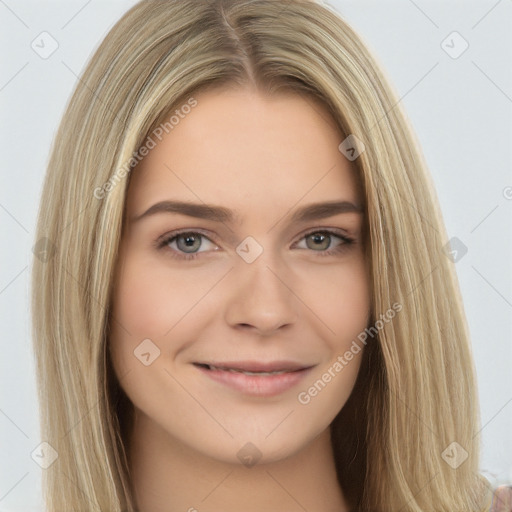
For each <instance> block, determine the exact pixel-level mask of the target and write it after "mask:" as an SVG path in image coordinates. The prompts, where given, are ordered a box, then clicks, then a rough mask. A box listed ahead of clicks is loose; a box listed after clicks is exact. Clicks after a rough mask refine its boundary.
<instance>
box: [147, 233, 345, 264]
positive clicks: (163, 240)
mask: <svg viewBox="0 0 512 512" xmlns="http://www.w3.org/2000/svg"><path fill="white" fill-rule="evenodd" d="M185 234H187V235H201V237H204V238H207V239H208V240H210V238H209V237H207V236H206V235H205V234H204V233H202V232H201V231H190V230H180V231H174V232H172V233H169V234H167V235H163V237H160V238H159V239H158V240H157V241H156V243H155V245H156V248H157V249H159V250H164V251H166V250H167V251H171V253H172V254H171V257H173V258H176V259H178V260H194V259H196V258H197V257H198V255H199V254H201V253H199V252H196V253H189V254H186V253H178V254H180V255H179V256H178V255H177V252H176V250H175V249H171V248H170V247H168V244H169V243H171V242H172V241H174V240H175V239H176V238H178V237H179V236H180V235H185ZM315 234H323V235H325V234H327V235H329V236H335V237H337V238H340V239H341V240H343V242H344V243H340V244H339V245H337V246H336V247H335V248H334V249H328V250H326V251H313V252H318V255H319V256H321V257H322V256H334V255H336V254H341V253H343V252H345V251H346V250H347V249H348V248H349V247H350V246H351V245H352V244H353V243H354V242H355V239H354V238H350V237H348V236H347V235H343V234H341V233H340V232H339V231H336V230H331V229H316V230H313V231H309V232H308V233H306V234H304V235H303V236H302V238H300V239H299V241H301V240H303V239H304V238H307V237H308V236H311V235H315ZM210 241H211V242H212V243H214V242H213V240H210ZM310 250H312V249H310Z"/></svg>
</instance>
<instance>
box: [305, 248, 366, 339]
mask: <svg viewBox="0 0 512 512" xmlns="http://www.w3.org/2000/svg"><path fill="white" fill-rule="evenodd" d="M303 275H305V276H306V277H305V278H303V280H302V283H303V284H302V290H303V291H302V296H301V298H302V297H303V302H304V304H305V305H306V306H307V307H306V308H305V311H307V310H308V309H310V310H311V311H312V312H313V313H314V314H315V317H316V322H315V323H316V324H317V325H319V326H322V329H323V330H322V331H321V332H319V333H318V334H319V336H320V337H321V338H325V339H326V340H329V344H330V345H331V347H334V346H337V347H339V348H340V349H341V348H343V347H344V346H346V345H347V344H348V345H349V344H350V343H351V341H352V339H354V338H355V337H357V335H358V334H359V333H360V332H361V331H364V329H365V328H366V327H367V325H368V321H369V314H370V302H371V290H370V280H369V277H368V273H367V269H366V266H365V263H364V259H363V258H362V257H360V256H359V255H358V256H357V257H354V258H353V259H351V260H347V261H346V262H345V263H344V264H340V265H339V266H334V265H333V266H330V267H328V266H325V267H322V266H318V268H316V269H314V270H313V271H311V269H309V272H308V273H304V274H303Z"/></svg>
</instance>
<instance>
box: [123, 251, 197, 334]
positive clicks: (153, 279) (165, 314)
mask: <svg viewBox="0 0 512 512" xmlns="http://www.w3.org/2000/svg"><path fill="white" fill-rule="evenodd" d="M204 286H205V285H204V282H203V283H201V280H200V279H198V278H197V276H195V275H194V274H193V273H190V274H187V273H186V272H174V273H172V274H170V272H169V269H168V268H167V267H166V265H165V264H161V263H160V264H159V263H158V262H155V260H154V259H150V258H148V257H147V256H145V255H144V254H141V253H138V252H137V251H132V253H131V254H128V255H127V257H126V258H125V259H124V260H123V265H122V268H121V270H120V274H119V279H118V286H117V287H116V289H115V292H114V308H113V316H114V319H115V320H116V321H117V322H119V323H120V324H121V325H122V326H123V327H125V329H126V331H128V332H130V333H131V334H132V336H134V337H138V338H139V337H141V336H142V337H143V338H155V339H161V338H162V337H164V336H165V334H166V333H167V332H168V331H169V330H170V329H171V328H172V327H173V326H174V325H175V324H176V323H177V322H178V321H179V320H180V319H181V318H182V317H183V316H184V315H185V314H186V313H187V311H188V310H190V308H191V306H192V305H193V304H194V303H195V302H197V300H198V297H200V296H201V294H202V293H204Z"/></svg>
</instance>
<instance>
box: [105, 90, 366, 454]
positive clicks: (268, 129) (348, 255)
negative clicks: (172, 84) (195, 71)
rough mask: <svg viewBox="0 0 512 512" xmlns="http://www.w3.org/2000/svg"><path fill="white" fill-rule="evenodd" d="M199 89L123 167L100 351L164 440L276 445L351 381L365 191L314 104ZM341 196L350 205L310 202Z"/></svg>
mask: <svg viewBox="0 0 512 512" xmlns="http://www.w3.org/2000/svg"><path fill="white" fill-rule="evenodd" d="M195 99H196V100H197V105H196V106H195V107H194V108H193V109H190V112H189V113H188V114H187V115H182V116H180V118H179V122H178V123H175V124H174V125H173V128H172V129H171V130H169V129H168V133H166V132H165V130H164V131H163V137H161V138H162V140H161V141H159V140H158V137H155V136H153V137H152V138H153V140H154V142H156V143H157V144H156V146H155V147H153V148H152V149H150V150H149V153H148V154H147V155H146V156H145V157H144V159H143V160H142V162H141V163H140V164H139V166H138V167H137V168H136V169H135V170H133V171H132V173H133V175H132V176H131V182H130V186H129V190H128V197H127V204H126V224H125V230H124V232H123V237H122V242H121V247H120V257H119V261H118V267H117V272H116V286H115V290H114V296H113V318H114V321H113V322H112V334H111V338H110V340H109V342H110V350H111V355H112V360H113V364H114V368H115V372H116V375H117V377H118V378H119V380H120V382H121V386H122V388H123V389H124V391H125V393H126V394H127V396H128V397H129V398H130V400H131V402H132V403H133V404H134V406H135V409H136V411H137V414H138V415H141V417H144V418H145V420H146V421H149V422H150V423H151V424H152V425H153V426H154V427H155V428H157V429H158V430H159V431H163V432H165V434H166V435H168V438H169V440H170V441H172V442H173V443H179V444H181V445H186V446H187V447H188V448H191V449H193V450H195V451H197V452H199V453H201V454H202V455H206V456H208V457H211V458H215V459H218V460H222V461H225V462H235V463H240V462H241V461H242V462H243V459H245V458H246V454H248V455H249V456H251V455H252V456H254V457H257V458H260V462H270V461H275V460H278V459H282V458H285V457H288V456H290V455H292V454H294V453H296V452H298V451H299V450H301V448H304V447H305V446H306V445H308V444H309V443H310V442H311V441H312V440H313V439H314V438H315V437H316V436H318V435H319V434H320V433H322V432H324V431H325V429H326V428H327V427H328V426H329V424H330V423H331V421H332V420H333V419H334V417H335V416H336V414H337V413H338V412H339V411H340V409H341V408H342V407H343V405H344V404H345V402H346V401H347V399H348V397H349V395H350V393H351V391H352V388H353V386H354V383H355V380H356V377H357V373H358V370H359V366H360V361H361V355H362V350H360V351H359V352H357V353H356V351H354V350H352V351H351V352H350V353H351V355H352V357H351V358H350V359H349V358H347V357H345V355H346V353H347V352H348V351H349V349H350V348H351V346H352V347H353V341H354V340H356V339H357V336H358V334H359V333H360V332H361V331H364V329H365V328H366V327H367V322H368V319H369V307H370V290H369V279H368V275H367V270H366V265H365V258H364V247H363V239H362V229H363V221H364V218H363V215H364V214H363V213H362V212H363V209H362V208H361V205H362V199H363V198H362V196H361V195H360V190H358V187H357V181H356V176H355V174H354V172H355V171H354V170H353V169H352V168H351V165H350V162H349V161H348V160H347V159H346V158H345V157H344V156H343V154H342V153H341V152H340V151H339V149H338V146H339V144H340V143H341V142H342V138H341V136H340V135H339V133H338V132H337V130H336V129H335V127H334V124H333V121H332V120H331V119H330V118H329V115H328V112H327V111H326V110H324V107H323V106H322V105H320V104H318V103H316V102H315V101H313V100H311V99H309V98H308V99H305V98H304V97H302V96H300V95H295V94H291V95H280V96H274V97H272V98H269V97H264V96H261V95H260V94H258V93H256V92H253V91H252V90H245V89H244V90H239V91H233V90H225V89H223V90H215V91H212V90H210V91H207V92H203V93H202V94H198V95H196V96H195ZM185 110H187V111H188V110H189V109H184V111H185ZM168 126H169V125H168ZM160 131H162V130H160ZM160 136H161V135H160ZM149 146H153V144H152V143H150V144H149ZM166 202H169V203H166ZM171 202H172V204H171ZM340 202H347V203H351V204H353V205H355V206H356V207H357V208H358V209H359V211H355V210H354V209H353V208H351V207H350V206H348V207H347V205H345V208H343V207H341V208H340V207H339V206H338V207H337V208H333V209H330V208H328V207H325V208H322V207H318V206H317V207H315V208H312V207H311V205H314V204H318V203H340ZM174 203H185V204H184V205H183V204H182V205H181V206H180V205H179V204H174ZM155 205H159V206H155ZM207 205H209V206H211V209H208V208H207ZM326 231H328V232H327V233H326ZM347 240H352V241H351V242H349V241H347ZM349 357H350V356H349ZM341 360H343V361H344V363H343V364H342V363H341V362H340V361H341ZM336 363H337V364H336ZM207 365H213V366H217V367H219V369H215V368H213V369H212V368H211V367H209V366H207ZM340 366H341V369H340ZM220 367H222V368H228V367H229V368H231V370H228V369H222V368H220ZM209 368H210V369H209ZM237 370H238V371H237ZM240 370H245V373H244V372H241V371H240ZM264 370H266V371H267V374H262V373H261V372H262V371H264ZM247 372H252V374H249V373H247ZM269 373H270V374H269ZM248 443H252V445H250V444H248ZM244 450H245V452H244Z"/></svg>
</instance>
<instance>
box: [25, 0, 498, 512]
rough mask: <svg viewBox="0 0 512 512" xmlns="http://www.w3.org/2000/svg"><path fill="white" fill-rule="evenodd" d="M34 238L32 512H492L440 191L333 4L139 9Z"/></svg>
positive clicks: (70, 128)
mask: <svg viewBox="0 0 512 512" xmlns="http://www.w3.org/2000/svg"><path fill="white" fill-rule="evenodd" d="M37 235H38V238H40V239H41V238H46V239H47V242H46V243H47V245H48V248H49V252H48V253H49V254H51V257H50V258H49V259H47V261H45V262H42V261H35V262H34V274H33V280H34V288H33V311H34V343H35V351H36V359H37V363H38V379H39V383H40V387H39V389H40V390H41V393H40V403H41V424H42V436H43V438H44V439H45V440H47V442H48V443H49V444H50V445H51V446H52V447H53V448H54V449H55V450H56V453H57V454H58V458H57V459H56V461H55V462H54V464H52V465H51V466H50V467H49V468H48V469H47V470H46V472H45V474H44V488H45V494H46V500H47V504H48V510H49V511H51V512H53V511H57V510H58V511H60V510H67V511H68V510H94V509H97V510H102V511H109V512H110V511H135V510H139V511H141V512H149V511H150V512H159V511H160V510H166V511H169V510H172V511H178V510H190V511H192V510H198V511H211V510H223V511H224V512H228V511H230V510H232V509H233V510H234V509H235V508H236V509H237V510H239V509H240V508H242V509H243V510H245V511H252V510H315V511H316V510H318V511H335V510H336V511H349V510H350V511H379V512H396V511H398V510H400V511H404V512H405V511H411V512H412V511H414V512H420V511H422V512H427V511H428V512H430V511H434V510H436V511H450V512H451V511H455V510H457V511H458V510H461V511H462V510H464V511H470V510H471V511H484V510H489V507H490V506H491V495H492V489H491V488H490V485H489V482H487V481H486V480H485V479H484V478H483V477H482V476H481V475H479V473H478V468H479V436H478V434H475V432H478V431H479V414H478V411H479V409H478V401H477V392H476V384H475V374H474V367H473V361H472V358H471V352H470V341H469V335H468V330H467V325H466V320H465V318H464V313H463V308H462V302H461V298H460V292H459V288H458V284H457V280H456V274H455V271H454V268H453V263H452V261H451V260H450V259H449V257H448V256H447V252H448V251H447V250H446V247H447V243H448V241H447V236H446V231H445V228H444V224H443V221H442V217H441V214H440V209H439V205H438V203H437V199H436V196H435V192H434V189H433V186H432V183H431V181H430V178H429V176H428V173H427V170H426V165H425V162H424V160H423V157H422V155H421V151H420V149H419V148H418V145H417V142H416V140H415V138H414V135H413V133H412V130H411V129H410V127H409V126H408V123H407V121H406V118H405V115H404V113H403V112H402V111H401V109H400V105H399V104H398V101H397V96H396V94H395V93H394V91H393V90H392V89H391V88H390V86H389V85H388V84H387V82H386V80H385V77H384V75H383V73H382V71H380V70H379V67H378V65H377V63H376V62H375V59H374V58H373V57H372V55H371V54H370V53H369V51H368V50H367V49H366V48H365V47H364V45H363V44H362V42H361V40H360V38H359V37H358V36H357V34H355V33H354V31H353V30H352V29H351V28H350V27H349V26H348V25H347V24H346V22H344V21H343V20H342V19H340V17H339V16H338V15H337V14H336V13H334V12H332V11H331V10H329V9H328V8H326V7H324V6H321V5H319V4H316V3H313V2H310V1H306V0H302V1H301V0H294V1H289V2H274V1H265V0H254V1H249V0H238V1H222V0H214V1H211V2H196V1H194V0H179V1H178V0H174V1H166V2H162V1H142V2H140V3H138V4H137V5H136V6H134V7H133V8H132V9H131V10H130V11H129V12H127V13H126V14H125V15H124V16H123V18H122V19H121V20H120V21H119V22H118V23H117V24H116V25H115V26H114V27H113V28H112V30H111V31H110V32H109V33H108V35H107V36H106V38H105V40H104V41H103V42H102V44H101V45H100V47H99V48H98V49H97V51H96V52H95V54H94V55H93V57H92V59H91V61H90V62H89V64H88V66H87V68H86V70H85V72H84V74H83V76H82V79H81V81H80V83H79V84H78V86H77V89H76V91H75V92H74V94H73V97H72V98H71V101H70V103H69V105H68V108H67V111H66V113H65V115H64V118H63V120H62V123H61V126H60V128H59V132H58V134H57V137H56V140H55V144H54V148H53V152H52V155H51V159H50V162H49V168H48V173H47V177H46V182H45V185H44V190H43V196H42V200H41V207H40V216H39V224H38V233H37Z"/></svg>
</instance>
